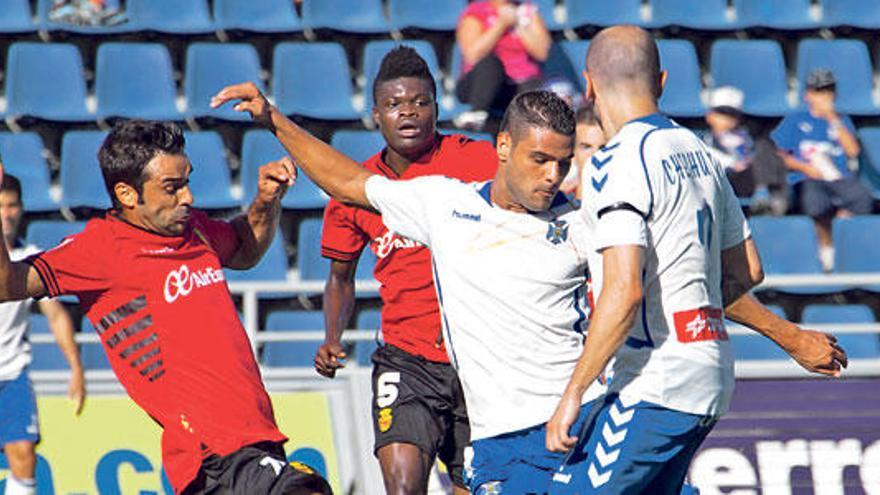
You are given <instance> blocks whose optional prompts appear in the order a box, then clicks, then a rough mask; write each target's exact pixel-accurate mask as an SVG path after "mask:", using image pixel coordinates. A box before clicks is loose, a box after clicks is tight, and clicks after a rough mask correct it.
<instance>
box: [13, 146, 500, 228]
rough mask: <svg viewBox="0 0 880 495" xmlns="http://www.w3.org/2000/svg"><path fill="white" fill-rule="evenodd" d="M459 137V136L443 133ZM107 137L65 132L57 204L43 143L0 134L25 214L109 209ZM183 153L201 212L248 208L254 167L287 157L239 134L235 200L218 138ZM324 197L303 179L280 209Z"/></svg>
mask: <svg viewBox="0 0 880 495" xmlns="http://www.w3.org/2000/svg"><path fill="white" fill-rule="evenodd" d="M443 132H449V133H451V132H460V131H443ZM466 134H468V135H469V136H470V137H472V138H475V139H483V140H488V141H491V140H492V137H491V135H489V134H480V133H466ZM106 135H107V133H106V132H103V131H69V132H67V133H65V134H64V137H63V138H62V143H61V173H60V186H61V200H60V201H59V202H56V201H55V200H54V199H53V198H52V196H51V195H50V189H51V180H50V171H49V167H48V165H47V163H46V158H45V157H44V154H43V142H42V140H41V138H40V136H39V135H38V134H36V133H34V132H22V133H17V134H13V133H6V132H0V157H2V159H3V164H4V165H5V167H6V170H7V171H8V172H9V173H11V174H13V175H15V176H16V177H17V178H19V179H20V180H21V181H22V188H23V198H22V199H23V201H24V205H25V208H26V210H27V211H28V212H34V213H44V212H52V211H57V210H59V209H60V208H66V209H76V208H93V209H104V208H109V207H110V199H109V197H108V195H107V193H106V189H105V187H104V183H103V178H102V176H101V171H100V166H99V165H98V158H97V152H98V149H99V148H100V147H101V143H102V142H103V141H104V138H105V137H106ZM185 138H186V149H185V151H186V153H187V155H188V156H189V158H190V161H191V162H192V164H193V172H192V176H191V178H190V187H191V188H192V191H193V196H194V197H195V206H197V207H199V208H204V209H228V208H237V207H239V206H241V205H242V204H249V203H250V201H251V199H253V197H254V195H255V194H256V191H257V178H258V172H257V170H258V169H259V167H260V165H262V164H264V163H267V162H270V161H273V160H278V159H280V158H282V157H284V156H286V155H287V151H286V150H284V148H283V147H282V146H281V144H280V143H278V140H277V139H275V137H274V136H272V135H271V134H270V133H269V132H267V131H263V130H258V129H254V130H250V131H247V132H245V133H244V137H243V139H242V146H241V185H242V188H241V190H242V195H241V197H238V198H236V197H234V196H233V190H234V188H233V186H232V180H231V175H230V170H231V167H230V165H229V160H228V152H227V151H226V149H225V147H224V145H223V141H222V139H221V138H220V135H219V134H217V133H216V132H214V131H200V132H189V131H187V132H186V133H185ZM330 144H331V145H332V146H333V147H334V148H336V149H338V150H339V151H341V152H343V153H345V154H346V155H348V156H350V157H351V158H352V159H354V160H356V161H358V162H362V161H364V160H366V159H367V158H369V157H370V156H372V155H374V154H376V153H377V152H378V151H379V150H381V149H382V148H383V147H384V146H385V141H384V140H383V139H382V135H381V134H380V133H379V132H378V131H354V130H340V131H336V133H334V134H333V137H332V138H331V141H330ZM327 199H328V197H327V195H326V194H325V193H324V192H323V191H321V190H320V189H319V188H318V187H317V186H315V184H314V183H313V182H312V181H311V180H310V179H309V178H308V176H306V175H305V174H300V176H299V178H298V179H297V184H296V186H295V188H294V190H292V191H291V192H290V193H289V194H288V195H287V196H285V198H284V200H283V202H282V205H283V207H284V208H285V209H291V210H309V209H316V208H323V207H324V205H325V204H326V203H327Z"/></svg>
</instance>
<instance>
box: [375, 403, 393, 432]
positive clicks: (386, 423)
mask: <svg viewBox="0 0 880 495" xmlns="http://www.w3.org/2000/svg"><path fill="white" fill-rule="evenodd" d="M393 420H394V416H393V415H392V414H391V408H390V407H383V408H382V409H379V419H378V420H377V421H376V423H377V424H378V425H379V431H380V432H382V433H385V432H386V431H388V430H390V429H391V422H392V421H393Z"/></svg>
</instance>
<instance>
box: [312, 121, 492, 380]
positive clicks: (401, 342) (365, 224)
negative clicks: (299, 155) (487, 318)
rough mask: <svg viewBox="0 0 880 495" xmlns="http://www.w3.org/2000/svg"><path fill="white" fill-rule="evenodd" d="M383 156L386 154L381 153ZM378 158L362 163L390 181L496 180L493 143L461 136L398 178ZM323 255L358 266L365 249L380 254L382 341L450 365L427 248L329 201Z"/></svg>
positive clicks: (446, 140)
mask: <svg viewBox="0 0 880 495" xmlns="http://www.w3.org/2000/svg"><path fill="white" fill-rule="evenodd" d="M383 151H384V150H383ZM382 155H383V152H379V153H377V154H376V155H374V156H373V157H371V158H370V159H369V160H367V161H365V162H364V163H363V166H364V168H366V169H367V170H369V171H371V172H374V173H377V174H381V175H383V176H385V177H388V178H390V179H401V180H405V179H412V178H414V177H420V176H423V175H445V176H447V177H452V178H455V179H459V180H461V181H464V182H479V181H485V180H489V179H491V178H493V177H494V176H495V170H496V168H497V167H498V156H497V155H496V154H495V148H494V147H493V146H492V144H491V143H488V142H485V141H474V140H471V139H468V138H467V137H465V136H462V135H452V136H441V137H440V139H439V140H438V142H437V144H436V145H435V146H434V148H433V149H432V150H431V151H429V152H428V153H426V154H425V155H424V156H423V157H422V158H420V159H419V160H418V161H417V162H415V163H413V164H412V165H410V166H409V168H407V169H406V171H405V172H404V173H403V175H401V176H398V175H397V174H396V173H395V172H394V170H392V169H391V167H389V166H388V165H386V164H385V163H384V162H383V161H382ZM323 228H324V230H323V232H322V237H321V254H322V255H324V256H325V257H327V258H330V259H334V260H338V261H351V260H357V259H358V257H359V256H360V253H361V250H362V249H363V248H364V246H366V245H367V244H369V245H370V248H371V249H372V250H373V253H375V254H376V258H377V262H376V268H375V271H374V275H375V277H376V280H378V281H379V283H380V288H379V295H380V296H381V297H382V303H383V304H382V337H383V340H384V341H385V342H386V343H388V344H392V345H394V346H396V347H399V348H401V349H403V350H405V351H407V352H409V353H410V354H414V355H417V356H422V357H424V358H425V359H428V360H430V361H435V362H443V363H447V362H449V358H448V357H447V356H446V349H445V348H444V346H443V338H442V334H441V332H440V310H439V307H438V305H437V294H436V292H435V291H434V279H433V276H432V268H431V252H430V251H429V250H428V248H427V247H425V246H423V245H421V244H418V243H416V242H414V241H412V240H410V239H406V238H404V237H400V236H398V235H396V234H393V233H392V232H389V231H388V228H387V227H385V224H383V223H382V217H381V216H379V215H377V214H375V213H372V212H369V211H366V210H363V209H360V208H355V207H350V206H346V205H343V204H342V203H339V202H338V201H335V200H330V203H329V204H328V205H327V208H326V209H325V210H324V227H323Z"/></svg>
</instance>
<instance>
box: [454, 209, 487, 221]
mask: <svg viewBox="0 0 880 495" xmlns="http://www.w3.org/2000/svg"><path fill="white" fill-rule="evenodd" d="M452 216H453V217H455V218H460V219H462V220H470V221H472V222H479V221H480V215H479V214H477V213H461V212H459V211H458V210H452Z"/></svg>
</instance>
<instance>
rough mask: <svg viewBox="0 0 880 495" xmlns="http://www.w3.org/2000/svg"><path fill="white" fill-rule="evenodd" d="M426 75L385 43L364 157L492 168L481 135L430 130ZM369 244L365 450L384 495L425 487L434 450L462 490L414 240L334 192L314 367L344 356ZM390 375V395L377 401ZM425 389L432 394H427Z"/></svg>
mask: <svg viewBox="0 0 880 495" xmlns="http://www.w3.org/2000/svg"><path fill="white" fill-rule="evenodd" d="M434 88H435V86H434V78H433V77H432V76H431V72H430V71H429V70H428V66H427V64H426V63H425V61H424V60H422V58H421V57H419V55H418V53H417V52H416V51H415V50H413V49H412V48H409V47H400V48H396V49H394V50H392V51H390V52H389V53H388V54H387V55H385V58H383V59H382V64H381V66H380V68H379V73H378V75H377V76H376V81H375V84H374V85H373V93H374V94H373V120H374V121H375V123H376V125H377V126H378V127H379V130H380V131H381V132H382V137H383V138H384V139H385V143H386V147H385V149H383V150H380V151H379V153H377V154H376V155H374V156H373V157H371V158H370V159H369V160H367V161H366V162H364V164H363V166H364V168H366V169H367V170H369V171H371V172H373V173H376V174H379V175H382V176H384V177H387V178H389V179H392V180H398V179H410V178H413V177H420V176H424V175H435V174H441V175H445V176H448V177H454V178H456V179H459V180H462V181H466V182H472V181H484V180H489V179H491V178H492V177H493V176H494V175H495V168H496V166H497V163H498V158H497V156H496V155H495V148H494V147H493V146H492V145H491V144H490V143H488V142H485V141H471V140H470V139H468V138H466V137H464V136H461V135H452V136H443V135H440V134H438V133H437V131H436V129H435V125H436V123H437V111H436V108H437V107H436V102H435V96H436V95H435V94H434V91H435V89H434ZM367 245H371V246H372V249H373V252H374V253H376V257H377V258H378V262H377V263H376V267H375V270H374V273H375V277H376V279H377V280H378V281H379V282H380V283H381V289H380V291H379V295H380V296H381V297H382V326H381V328H382V330H381V331H382V340H383V342H384V345H381V346H379V349H378V350H376V352H375V353H374V354H373V363H374V368H373V393H374V400H373V406H372V409H373V433H374V436H375V446H374V449H373V451H374V452H375V454H376V456H377V457H378V458H379V463H380V465H381V467H382V476H383V478H384V480H385V488H386V490H387V492H388V493H412V494H416V493H427V489H428V487H427V481H428V473H429V472H430V469H431V467H432V466H433V463H434V458H435V457H439V458H440V460H441V461H443V463H444V464H445V465H446V467H447V469H448V471H449V473H450V476H451V478H452V480H453V483H454V485H455V492H456V493H460V494H465V493H467V489H466V488H465V486H466V485H465V483H464V478H463V476H462V467H463V466H462V465H463V461H464V448H465V447H466V446H467V445H468V442H469V441H470V429H469V427H468V420H467V409H466V407H465V403H464V396H463V395H462V391H461V384H460V383H459V381H458V376H457V374H456V372H455V370H454V369H453V368H452V366H451V365H450V364H449V357H448V356H447V355H446V348H445V346H444V343H443V337H442V333H441V326H440V311H439V307H438V305H437V294H436V291H435V289H434V281H433V276H432V272H431V253H430V251H428V248H427V247H425V246H424V245H422V244H419V243H416V242H412V241H410V240H408V239H404V238H402V237H400V236H398V235H396V234H394V232H390V231H389V230H388V228H387V227H386V226H385V224H383V223H382V217H380V216H379V215H377V214H376V213H373V212H370V211H366V210H363V209H359V208H355V207H352V206H347V205H344V204H342V203H340V202H339V201H337V200H335V199H331V200H330V203H329V204H328V205H327V207H326V208H325V210H324V230H323V233H322V239H321V253H322V254H323V255H324V256H325V257H327V258H330V260H331V265H330V274H329V276H328V279H327V285H326V288H325V291H324V315H325V320H326V325H327V327H326V338H325V341H324V344H323V345H322V346H321V347H320V348H319V349H318V352H317V353H316V355H315V368H316V369H317V371H318V372H319V373H321V374H322V375H324V376H329V377H333V376H334V375H335V373H336V369H338V368H341V367H342V363H341V362H340V359H342V358H344V357H345V353H344V352H343V350H342V345H341V343H340V337H341V336H342V331H343V329H345V328H346V325H347V324H348V322H349V320H350V319H351V312H352V309H353V307H354V276H355V268H356V266H357V260H358V259H359V257H360V254H361V251H362V250H363V249H364V247H366V246H367ZM390 376H395V377H396V381H395V382H394V386H396V387H397V388H398V390H399V394H397V395H396V397H393V398H391V399H388V397H387V396H386V398H385V399H383V394H385V392H384V391H383V389H384V388H385V387H386V386H387V385H383V383H385V382H386V379H388V377H390ZM429 392H430V393H429Z"/></svg>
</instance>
